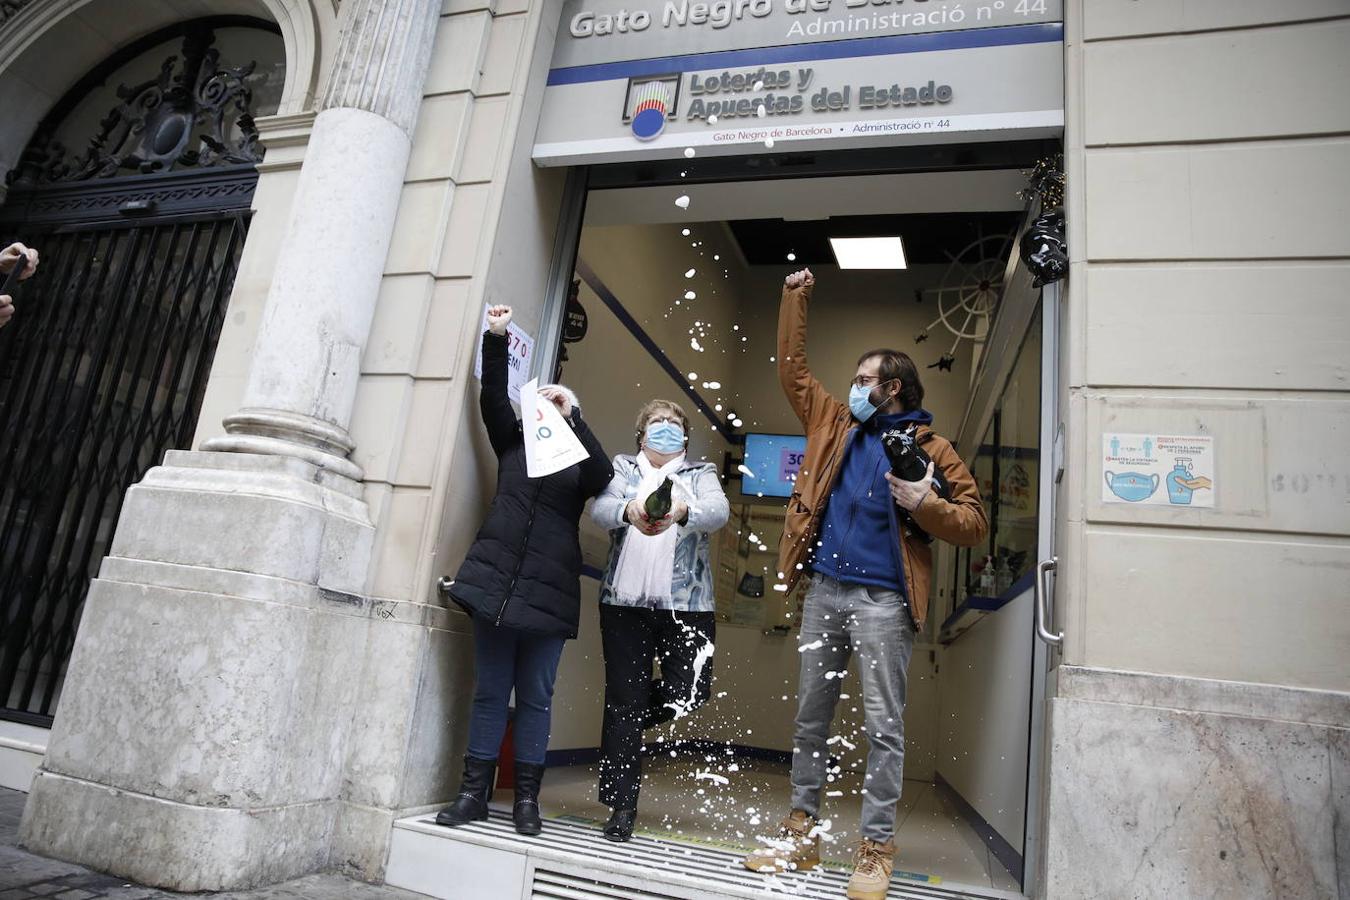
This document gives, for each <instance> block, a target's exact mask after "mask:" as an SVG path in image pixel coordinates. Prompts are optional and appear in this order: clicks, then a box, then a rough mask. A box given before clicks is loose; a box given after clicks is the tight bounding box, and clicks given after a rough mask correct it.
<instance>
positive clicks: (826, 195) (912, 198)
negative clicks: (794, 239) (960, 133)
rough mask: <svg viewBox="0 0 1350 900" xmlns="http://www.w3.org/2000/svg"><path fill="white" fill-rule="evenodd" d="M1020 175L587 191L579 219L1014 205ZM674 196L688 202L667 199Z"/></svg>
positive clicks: (808, 215) (621, 221)
mask: <svg viewBox="0 0 1350 900" xmlns="http://www.w3.org/2000/svg"><path fill="white" fill-rule="evenodd" d="M1025 186H1026V176H1025V175H1023V174H1022V172H1021V171H1019V170H1017V169H1000V170H995V171H985V172H929V173H923V174H917V175H853V176H845V177H829V178H797V179H786V180H778V181H737V182H723V183H716V184H691V185H687V186H681V185H667V186H663V187H639V188H619V189H613V190H601V191H592V192H591V194H590V196H589V197H588V198H587V200H586V224H587V225H658V224H663V223H670V222H716V221H728V220H734V219H803V220H812V219H825V218H829V217H831V216H866V215H887V214H898V215H909V214H914V213H960V212H997V211H1016V210H1020V209H1022V207H1023V202H1022V199H1021V198H1020V197H1018V196H1017V192H1018V191H1019V190H1020V189H1021V188H1023V187H1025ZM681 194H687V195H688V196H689V206H688V208H685V209H681V208H680V207H678V206H676V205H675V198H677V197H679V196H680V195H681Z"/></svg>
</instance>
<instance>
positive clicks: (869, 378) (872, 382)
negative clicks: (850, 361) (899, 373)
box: [849, 375, 894, 387]
mask: <svg viewBox="0 0 1350 900" xmlns="http://www.w3.org/2000/svg"><path fill="white" fill-rule="evenodd" d="M892 380H894V379H891V378H887V379H886V381H892ZM849 383H850V384H852V385H853V386H855V387H874V386H876V385H878V384H883V383H884V382H882V380H881V376H880V375H859V376H858V377H857V378H854V379H853V380H852V381H851V382H849Z"/></svg>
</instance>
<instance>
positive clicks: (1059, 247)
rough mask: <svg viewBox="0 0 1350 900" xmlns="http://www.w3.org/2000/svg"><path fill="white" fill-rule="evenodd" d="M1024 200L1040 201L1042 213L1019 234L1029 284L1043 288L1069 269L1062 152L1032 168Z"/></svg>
mask: <svg viewBox="0 0 1350 900" xmlns="http://www.w3.org/2000/svg"><path fill="white" fill-rule="evenodd" d="M1026 175H1027V186H1026V187H1025V188H1023V190H1022V191H1021V195H1022V199H1024V200H1028V201H1030V200H1039V201H1040V207H1041V214H1040V215H1039V216H1037V217H1036V219H1035V220H1034V221H1033V222H1032V223H1031V227H1030V228H1028V229H1027V231H1026V233H1025V234H1023V235H1022V242H1021V256H1022V262H1024V263H1025V264H1026V266H1027V268H1028V269H1029V270H1030V271H1031V276H1032V284H1033V285H1034V286H1036V287H1038V288H1039V287H1044V286H1045V285H1047V284H1050V283H1051V282H1055V281H1059V280H1060V279H1061V278H1063V277H1064V276H1065V275H1067V274H1068V272H1069V245H1068V240H1067V239H1066V237H1065V234H1064V155H1063V154H1061V153H1057V154H1055V155H1054V156H1048V157H1046V158H1045V159H1043V160H1041V161H1040V162H1038V163H1036V165H1035V166H1034V167H1033V168H1032V169H1031V171H1030V172H1027V173H1026Z"/></svg>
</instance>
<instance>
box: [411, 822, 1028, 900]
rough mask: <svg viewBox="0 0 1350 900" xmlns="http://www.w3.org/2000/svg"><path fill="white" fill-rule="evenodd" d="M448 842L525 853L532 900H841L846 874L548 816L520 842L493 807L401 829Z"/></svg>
mask: <svg viewBox="0 0 1350 900" xmlns="http://www.w3.org/2000/svg"><path fill="white" fill-rule="evenodd" d="M395 828H396V829H399V828H403V829H410V830H414V831H418V832H421V833H422V834H427V835H434V836H436V837H439V838H442V839H444V840H446V841H448V842H457V841H462V842H468V843H473V844H479V845H482V846H487V847H492V848H494V849H498V850H507V851H511V852H515V853H521V854H524V855H525V856H527V857H528V858H529V860H530V863H531V870H532V881H531V882H530V885H531V893H530V895H529V896H530V897H531V898H538V900H713V898H716V900H722V898H747V900H748V898H754V900H765V898H794V900H840V898H842V897H843V896H844V895H845V885H846V883H847V881H848V873H847V872H843V871H840V870H838V869H832V868H830V869H827V868H823V867H822V868H820V869H816V870H814V871H812V872H806V873H802V874H790V875H778V876H772V877H771V876H765V875H761V874H758V873H755V872H751V871H749V870H748V869H746V868H745V867H744V866H742V865H741V862H740V859H741V854H740V853H738V852H735V851H732V850H726V849H722V848H719V847H708V846H702V845H699V844H694V843H684V842H679V841H674V840H662V839H655V838H650V837H644V836H638V835H635V836H634V837H633V839H632V840H631V841H629V842H628V843H626V844H616V843H612V842H610V841H607V840H605V839H604V837H603V836H602V835H601V834H600V832H599V831H598V830H596V829H595V828H594V827H593V826H586V825H580V824H577V823H573V822H568V821H565V820H559V819H546V820H545V826H544V833H543V834H542V835H540V836H539V837H536V838H522V837H520V836H519V835H517V834H516V833H515V830H514V829H513V828H512V826H511V820H510V816H509V815H507V814H505V813H502V812H500V811H497V810H494V811H493V813H492V817H491V818H490V819H489V820H488V821H486V822H479V823H474V824H472V825H467V826H464V827H462V828H455V829H450V828H444V827H441V826H439V825H437V824H435V821H434V819H433V817H432V816H430V815H423V816H415V817H413V818H410V819H404V820H402V821H400V822H398V823H396V824H395ZM1021 896H1022V895H1020V894H1014V893H1010V892H1007V891H999V890H995V889H991V888H971V887H965V886H960V887H958V886H953V885H945V884H926V883H922V882H917V881H908V880H905V879H902V878H900V877H898V876H897V877H896V878H895V879H894V880H893V881H892V883H891V891H890V893H889V894H888V895H887V900H988V898H1000V900H1014V898H1020V897H1021Z"/></svg>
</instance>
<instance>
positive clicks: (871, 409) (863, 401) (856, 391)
mask: <svg viewBox="0 0 1350 900" xmlns="http://www.w3.org/2000/svg"><path fill="white" fill-rule="evenodd" d="M848 408H849V410H850V411H852V413H853V418H855V419H857V420H858V421H859V422H866V421H867V420H868V419H870V418H872V416H874V415H876V411H877V408H876V407H875V406H873V405H872V389H871V388H870V387H862V386H861V385H857V384H855V385H853V386H852V387H851V388H849V389H848Z"/></svg>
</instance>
